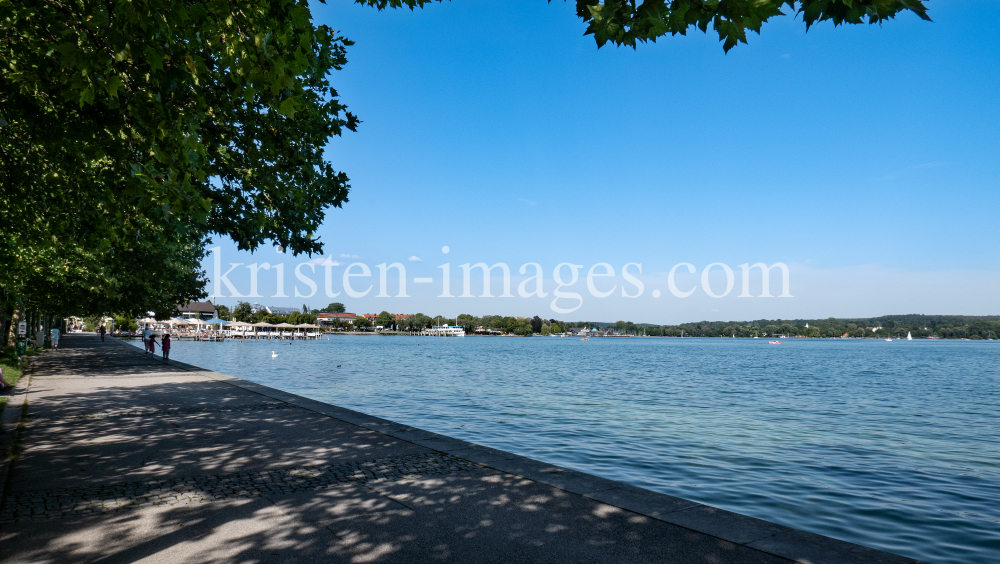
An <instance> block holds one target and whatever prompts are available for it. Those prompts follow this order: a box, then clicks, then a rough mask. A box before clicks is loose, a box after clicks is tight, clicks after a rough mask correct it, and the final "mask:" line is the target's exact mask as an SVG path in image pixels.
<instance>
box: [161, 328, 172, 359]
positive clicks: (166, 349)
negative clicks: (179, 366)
mask: <svg viewBox="0 0 1000 564" xmlns="http://www.w3.org/2000/svg"><path fill="white" fill-rule="evenodd" d="M160 348H161V349H163V360H169V359H170V335H169V334H167V335H164V336H163V340H162V341H160Z"/></svg>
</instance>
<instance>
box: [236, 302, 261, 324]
mask: <svg viewBox="0 0 1000 564" xmlns="http://www.w3.org/2000/svg"><path fill="white" fill-rule="evenodd" d="M233 319H234V320H236V321H242V322H243V323H256V322H255V321H251V319H253V306H251V305H250V302H243V301H240V302H236V307H235V308H233Z"/></svg>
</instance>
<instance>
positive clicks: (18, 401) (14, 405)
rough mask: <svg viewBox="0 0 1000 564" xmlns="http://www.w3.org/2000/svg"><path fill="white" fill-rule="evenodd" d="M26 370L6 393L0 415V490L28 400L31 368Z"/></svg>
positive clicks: (5, 482) (10, 460)
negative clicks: (5, 403)
mask: <svg viewBox="0 0 1000 564" xmlns="http://www.w3.org/2000/svg"><path fill="white" fill-rule="evenodd" d="M25 368H26V370H25V371H24V373H23V374H22V376H21V379H20V380H18V381H17V385H16V386H14V389H13V390H11V392H10V394H8V395H7V406H6V407H5V408H4V410H3V415H2V416H0V457H2V459H0V492H4V491H5V490H6V488H7V474H9V473H10V465H11V463H12V462H13V459H12V458H11V454H12V453H11V447H13V446H14V442H15V441H16V440H17V434H18V428H17V427H18V425H20V423H21V413H22V411H23V407H24V404H26V403H27V402H28V388H29V387H30V386H31V368H30V366H28V367H25Z"/></svg>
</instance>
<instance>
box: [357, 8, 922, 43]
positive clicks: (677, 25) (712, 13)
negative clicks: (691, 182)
mask: <svg viewBox="0 0 1000 564" xmlns="http://www.w3.org/2000/svg"><path fill="white" fill-rule="evenodd" d="M433 1H441V0H355V2H356V3H358V4H367V5H369V6H374V7H376V8H378V9H379V10H382V9H384V8H386V7H392V8H400V7H403V6H407V7H409V8H410V9H413V8H416V7H423V6H424V5H425V4H429V3H431V2H433ZM548 1H549V2H550V3H551V2H552V0H548ZM785 8H787V9H788V10H789V11H793V12H795V13H798V14H801V15H802V20H803V21H804V22H805V24H806V29H809V28H810V27H812V26H813V25H814V24H815V23H817V22H823V21H827V20H832V21H833V24H834V25H841V24H860V23H866V22H867V23H869V24H876V23H882V22H883V21H885V20H889V19H892V18H895V17H896V15H897V14H899V13H900V12H904V11H910V12H913V13H915V14H916V15H917V16H919V17H920V18H921V19H924V20H927V21H930V17H929V16H928V15H927V7H926V6H924V0H799V1H796V0H640V1H637V0H628V1H625V0H604V1H603V2H602V1H601V0H576V15H578V16H579V17H580V18H581V19H583V21H584V23H586V24H587V30H586V31H585V32H584V33H585V34H586V35H593V36H594V40H595V41H596V42H597V46H598V47H603V46H604V45H605V44H607V43H608V42H611V43H613V44H615V45H619V46H621V45H628V46H630V47H632V48H635V46H636V44H637V43H639V42H646V41H654V42H655V41H656V39H657V38H659V37H662V36H664V35H667V34H670V35H678V34H680V35H687V32H688V30H690V29H692V28H695V29H700V30H701V31H703V32H708V27H709V26H710V25H711V26H712V29H714V30H715V32H716V33H718V34H719V40H720V41H722V48H723V49H725V50H726V51H727V52H728V51H729V50H730V49H732V48H733V47H735V46H736V44H737V43H746V42H747V31H753V32H755V33H757V34H759V33H760V28H761V26H762V25H763V24H764V23H766V22H767V21H768V20H769V19H771V18H773V17H775V16H781V15H785V12H784V11H783V10H784V9H785Z"/></svg>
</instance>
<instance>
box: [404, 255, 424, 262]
mask: <svg viewBox="0 0 1000 564" xmlns="http://www.w3.org/2000/svg"><path fill="white" fill-rule="evenodd" d="M406 260H408V261H410V262H424V260H423V259H422V258H420V257H418V256H417V255H413V256H412V257H410V258H408V259H406Z"/></svg>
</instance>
